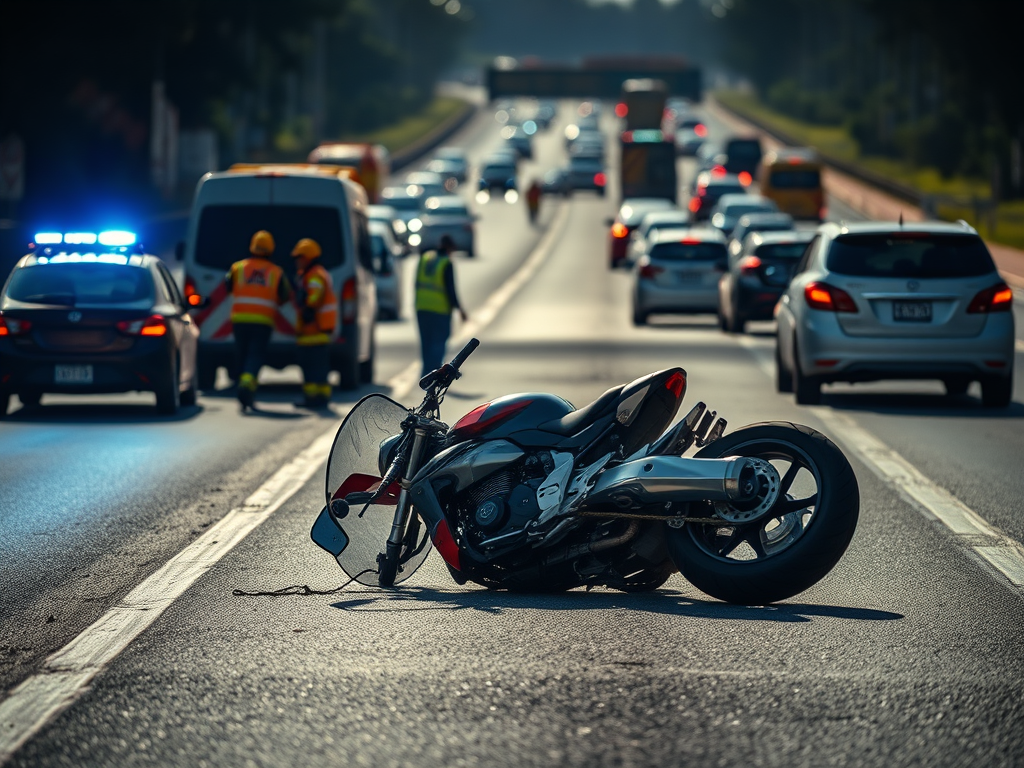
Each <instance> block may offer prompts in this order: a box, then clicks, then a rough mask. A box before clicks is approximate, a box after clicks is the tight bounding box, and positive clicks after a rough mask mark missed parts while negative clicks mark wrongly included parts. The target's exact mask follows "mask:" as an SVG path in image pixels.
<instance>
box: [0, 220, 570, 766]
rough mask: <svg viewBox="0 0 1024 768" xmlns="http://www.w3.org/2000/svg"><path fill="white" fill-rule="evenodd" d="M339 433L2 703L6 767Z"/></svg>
mask: <svg viewBox="0 0 1024 768" xmlns="http://www.w3.org/2000/svg"><path fill="white" fill-rule="evenodd" d="M568 210H569V209H568V206H566V205H562V206H561V207H560V208H559V210H558V213H557V214H556V216H555V219H554V221H553V222H552V223H551V226H550V227H549V229H548V231H547V232H546V233H545V234H544V236H543V237H542V238H541V241H540V243H538V245H537V247H536V248H535V249H534V250H533V252H532V253H531V254H530V255H529V256H528V257H527V259H526V261H524V262H523V264H522V265H521V266H520V267H519V269H517V270H516V272H515V273H513V275H512V276H511V277H510V278H509V279H508V280H506V281H505V283H504V284H503V285H502V286H501V287H500V288H499V289H498V290H497V291H495V293H493V294H492V295H491V296H490V297H489V298H488V300H487V301H486V302H485V303H484V305H483V306H482V307H480V308H479V309H477V310H476V311H475V312H474V316H473V318H472V319H471V320H470V321H469V322H467V323H466V324H465V325H464V326H463V327H462V328H461V329H460V332H459V334H458V336H457V337H456V339H455V340H454V341H455V343H465V341H466V340H468V339H469V338H470V337H471V336H472V335H474V334H477V333H480V332H481V331H482V330H483V329H484V328H485V327H486V326H487V325H488V324H489V323H490V322H491V321H493V320H494V318H495V317H497V315H498V313H499V312H500V311H501V309H502V308H503V307H504V306H505V305H506V304H507V303H508V302H509V301H510V300H511V299H512V297H513V296H514V295H515V294H516V292H517V291H518V290H519V289H520V288H522V287H523V286H524V285H525V284H526V283H527V282H528V281H529V280H530V278H532V277H533V276H534V274H536V272H537V270H538V269H540V266H541V265H542V264H543V263H544V261H545V260H546V259H547V257H548V255H549V254H550V252H551V248H552V246H553V244H554V242H555V241H556V239H557V238H558V237H559V236H560V235H561V233H562V230H563V229H564V228H565V224H566V221H567V220H568ZM419 367H420V365H419V363H418V362H413V363H411V364H410V365H409V366H408V367H407V368H405V370H403V371H402V372H401V373H399V374H398V375H397V376H394V377H393V378H392V379H391V380H390V381H388V385H389V387H390V389H391V392H392V395H393V396H394V397H395V398H398V399H400V398H402V397H405V396H406V395H407V394H409V392H411V391H412V389H413V387H415V386H416V384H417V382H418V375H417V373H418V370H419ZM335 431H336V428H335V427H332V428H331V429H330V430H328V431H327V432H325V433H323V434H322V435H320V436H319V437H317V438H316V439H315V440H314V441H313V442H312V444H310V446H309V447H308V448H306V449H305V450H304V451H302V453H300V454H299V455H298V456H297V457H296V458H295V459H293V460H292V461H290V462H289V463H288V464H286V465H285V466H283V467H282V468H281V469H279V470H278V471H277V472H276V473H275V474H274V475H273V476H272V477H271V478H270V479H269V480H267V482H265V483H264V484H263V485H262V486H260V488H259V489H258V490H257V491H256V492H255V493H253V494H252V495H251V496H250V497H249V498H248V499H246V500H245V503H244V504H243V505H242V506H241V507H237V508H235V509H232V510H231V511H230V512H228V514H227V515H226V516H225V517H224V518H223V519H222V520H220V522H218V523H216V524H215V525H214V526H213V527H211V528H210V529H209V530H208V531H207V532H206V533H204V534H203V535H202V536H200V537H199V538H198V539H196V540H195V541H193V542H192V543H191V544H189V545H188V546H187V547H185V549H183V550H182V551H181V552H179V553H178V554H177V555H175V556H174V557H172V558H171V559H170V560H169V561H167V563H166V564H165V565H164V566H163V567H161V568H160V569H159V570H158V571H157V572H156V573H154V574H153V575H151V576H150V577H149V578H147V579H146V580H145V581H143V582H142V583H141V584H139V585H138V586H137V587H135V589H133V590H132V591H131V592H129V593H128V595H127V596H125V598H124V599H123V600H121V601H120V602H119V603H118V604H117V605H115V606H114V607H113V608H111V609H110V610H109V611H107V612H106V613H105V614H104V615H103V616H101V617H100V618H99V619H97V620H96V622H95V623H93V624H92V626H90V627H88V628H87V629H85V630H84V631H83V632H82V633H81V634H80V635H78V637H76V638H75V639H74V640H72V641H71V642H70V643H68V644H67V645H66V646H64V647H63V648H62V649H60V650H59V651H57V652H56V653H54V654H53V655H52V656H50V657H49V658H48V659H47V660H46V661H45V662H44V663H43V666H42V668H41V669H40V671H39V672H37V673H36V674H35V675H33V676H32V677H30V678H28V679H27V680H25V681H24V682H22V683H21V684H20V685H19V686H18V687H17V688H15V689H14V690H13V691H11V692H10V694H9V695H8V696H7V698H6V699H4V700H3V701H2V702H0V765H2V764H3V763H5V762H7V760H9V759H10V758H11V757H12V756H13V755H14V753H15V752H17V751H18V749H20V748H21V747H22V745H24V744H25V743H26V742H27V741H28V740H29V739H31V738H32V737H33V736H34V735H35V734H36V733H38V732H39V730H40V729H41V728H43V726H45V725H46V724H47V723H48V722H50V720H52V719H53V718H54V717H56V716H57V715H58V714H59V713H60V712H62V711H63V710H65V709H67V708H68V707H69V706H71V705H72V704H73V703H74V702H75V700H76V699H78V698H79V697H80V696H81V695H82V694H83V693H85V691H87V690H88V687H89V685H90V683H91V682H92V680H93V679H94V678H95V677H96V675H98V674H99V673H100V672H102V671H103V670H104V668H106V666H107V665H108V664H109V663H110V662H111V661H113V660H114V659H115V658H116V657H117V655H118V654H120V653H121V651H123V650H124V649H125V648H127V647H128V645H129V644H130V643H131V642H132V641H133V640H135V638H137V637H138V636H139V635H140V634H142V632H143V631H144V630H146V629H147V628H148V627H149V626H151V625H152V624H153V622H155V621H156V620H157V619H158V618H159V617H160V615H161V614H163V612H164V611H165V610H167V608H169V607H170V606H171V604H172V603H173V602H174V601H175V600H177V599H178V598H179V597H180V596H181V595H182V594H183V593H184V592H185V591H186V590H187V589H188V588H189V587H191V586H192V585H193V584H194V583H195V582H196V581H197V580H198V579H199V577H200V576H202V575H203V574H204V573H206V572H207V571H209V570H210V569H211V568H213V566H214V565H216V564H217V563H218V562H219V561H220V560H221V558H223V557H224V556H225V555H226V554H227V553H228V552H230V551H231V550H232V549H233V548H234V547H235V545H236V544H238V543H239V542H240V541H241V540H242V539H244V538H245V537H246V536H248V535H249V534H250V533H252V531H254V530H255V529H256V528H257V527H259V526H260V525H261V524H262V523H263V522H265V521H266V520H267V518H269V517H270V516H271V515H272V514H273V513H274V512H275V511H277V510H278V509H279V508H280V507H281V506H282V505H283V504H284V503H285V502H286V501H287V500H288V499H290V498H291V497H292V496H293V495H294V494H295V493H296V492H297V491H299V490H300V489H301V488H302V487H303V486H304V485H305V484H306V482H308V481H309V479H310V478H311V477H312V476H313V474H314V473H315V472H316V471H318V470H319V469H320V467H321V466H322V465H323V463H324V461H325V460H326V459H327V456H328V453H329V451H330V448H331V444H332V442H333V440H334V434H335Z"/></svg>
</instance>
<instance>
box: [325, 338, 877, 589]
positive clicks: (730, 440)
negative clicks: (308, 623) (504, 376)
mask: <svg viewBox="0 0 1024 768" xmlns="http://www.w3.org/2000/svg"><path fill="white" fill-rule="evenodd" d="M477 346H479V342H478V341H477V340H476V339H473V340H471V341H470V342H469V344H467V345H466V347H465V348H464V349H463V350H462V351H461V352H460V353H459V354H458V355H457V356H456V357H455V359H454V360H452V362H450V363H446V364H444V365H443V366H442V367H441V368H438V369H437V370H435V371H432V372H431V373H429V374H427V375H426V376H424V377H423V379H422V380H421V381H420V386H421V387H422V388H423V390H424V391H425V395H424V397H423V402H422V403H421V404H420V405H419V406H418V407H417V408H415V409H409V408H406V407H405V406H402V405H400V404H399V403H397V402H395V401H394V400H391V399H390V398H388V397H385V396H384V395H380V394H373V395H369V396H367V397H365V398H363V399H362V400H360V401H359V403H358V404H357V405H356V406H355V407H354V408H353V409H352V411H351V412H350V413H349V414H348V416H347V417H346V418H345V420H344V422H343V423H342V425H341V427H340V429H339V430H338V434H337V436H336V438H335V440H334V445H333V447H332V450H331V455H330V459H329V461H328V466H327V484H326V505H325V506H324V508H323V509H322V510H321V512H320V514H319V516H318V517H317V519H316V522H315V523H314V525H313V529H312V531H311V537H312V539H313V541H314V542H315V543H316V544H317V545H318V546H320V547H321V548H323V549H325V550H326V551H328V552H329V553H330V554H331V555H333V556H334V558H335V559H336V560H337V562H338V564H339V565H340V566H341V567H342V569H343V570H344V571H345V572H346V573H347V574H348V575H349V576H350V577H351V578H352V579H354V580H356V581H359V582H360V583H363V584H368V585H374V584H376V585H379V586H381V587H393V586H395V585H396V584H399V583H401V582H402V581H404V580H406V579H408V578H409V577H410V576H412V574H413V573H415V571H416V570H417V569H418V568H419V567H420V565H422V564H423V561H424V560H425V559H426V557H427V555H428V554H429V551H430V548H431V544H432V545H433V547H434V548H436V549H437V550H438V552H439V553H440V555H441V557H442V558H443V559H444V562H445V564H446V565H447V567H448V570H449V572H450V573H451V576H452V578H453V579H454V580H455V581H456V582H457V583H459V584H465V583H466V582H467V581H473V582H476V583H477V584H481V585H484V586H486V587H489V588H494V589H510V590H543V591H559V590H566V589H572V588H574V587H580V586H586V587H591V586H607V587H611V588H614V589H619V590H623V591H626V592H640V591H647V590H654V589H657V588H658V587H660V586H661V585H662V584H664V583H665V581H666V580H667V579H668V578H669V577H670V576H671V575H672V574H673V573H675V572H676V571H679V572H681V573H682V575H683V577H684V578H685V579H686V580H687V581H689V582H690V583H691V584H693V585H694V586H695V587H697V588H698V589H700V590H701V591H703V592H705V593H706V594H708V595H711V596H712V597H715V598H718V599H720V600H724V601H726V602H730V603H739V604H745V605H765V604H767V603H772V602H776V601H778V600H784V599H786V598H788V597H792V596H793V595H796V594H798V593H799V592H802V591H803V590H805V589H807V588H808V587H810V586H812V585H813V584H815V583H817V582H818V581H819V580H820V579H822V578H823V577H824V576H825V575H826V574H827V573H828V572H829V571H831V570H832V568H833V567H834V566H835V565H836V563H837V562H838V561H839V559H840V557H841V556H842V554H843V552H845V550H846V548H847V546H848V545H849V543H850V540H851V538H852V537H853V532H854V528H855V527H856V524H857V517H858V513H859V506H860V497H859V491H858V486H857V479H856V477H855V475H854V473H853V469H852V468H851V466H850V463H849V462H848V461H847V459H846V457H845V456H844V455H843V454H842V452H841V451H840V450H839V448H837V447H836V445H835V444H834V443H832V442H831V441H830V440H829V439H828V438H827V437H825V436H824V435H822V434H821V433H819V432H816V431H815V430H813V429H811V428H809V427H806V426H801V425H798V424H789V423H782V422H772V423H762V424H751V425H749V426H745V427H742V428H740V429H737V430H736V431H734V432H731V433H729V434H725V431H726V421H725V420H724V419H721V418H716V416H717V414H716V413H715V412H713V411H709V410H708V409H707V407H706V406H705V405H704V404H703V403H698V404H697V405H695V406H694V407H693V409H692V410H691V411H690V412H689V413H688V414H687V416H686V417H685V418H683V419H682V420H681V421H679V422H678V423H677V424H675V426H672V427H671V428H670V425H671V424H672V422H673V421H674V419H675V417H676V414H677V412H678V411H679V406H680V404H681V403H682V400H683V395H684V394H685V392H686V372H685V371H684V370H683V369H682V368H669V369H667V370H663V371H658V372H657V373H652V374H649V375H647V376H644V377H642V378H639V379H637V380H636V381H633V382H631V383H629V384H625V385H622V386H618V387H613V388H612V389H609V390H608V391H607V392H605V393H604V394H603V395H601V396H600V397H599V398H597V400H595V401H594V402H592V403H590V404H589V405H587V406H585V407H583V408H579V409H575V408H573V406H572V405H571V404H570V403H568V402H567V401H566V400H563V399H562V398H560V397H556V396H554V395H549V394H539V393H530V394H515V395H508V396H505V397H501V398H498V399H496V400H492V401H490V402H488V403H484V404H483V405H480V406H477V407H476V408H474V409H473V410H472V411H470V412H469V413H468V414H466V415H465V416H463V417H462V418H461V419H459V420H458V421H457V422H456V423H455V424H454V426H451V427H449V426H448V425H447V424H445V423H444V422H442V421H440V405H441V402H442V400H443V399H444V395H445V393H446V392H447V390H448V388H449V387H450V386H451V385H452V384H453V383H454V382H455V381H456V380H457V379H458V378H460V377H461V372H460V369H461V367H462V365H463V363H465V361H466V359H467V358H468V357H469V355H470V354H471V353H472V352H473V350H474V349H476V347H477ZM694 447H695V448H697V449H698V450H697V451H696V453H695V454H694V455H693V456H692V457H685V456H683V454H684V453H685V452H687V451H688V450H689V449H691V448H694Z"/></svg>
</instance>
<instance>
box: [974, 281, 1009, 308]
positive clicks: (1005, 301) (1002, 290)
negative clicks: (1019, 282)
mask: <svg viewBox="0 0 1024 768" xmlns="http://www.w3.org/2000/svg"><path fill="white" fill-rule="evenodd" d="M1012 306H1013V291H1012V290H1010V286H1008V285H1007V284H1006V283H998V284H996V285H993V286H992V287H991V288H986V289H985V290H984V291H980V292H979V293H978V295H977V296H975V297H974V298H973V299H971V303H970V304H969V305H968V307H967V313H968V314H969V315H979V314H988V313H989V312H1009V311H1010V308H1011V307H1012Z"/></svg>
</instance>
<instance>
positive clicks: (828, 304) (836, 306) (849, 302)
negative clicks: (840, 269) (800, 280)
mask: <svg viewBox="0 0 1024 768" xmlns="http://www.w3.org/2000/svg"><path fill="white" fill-rule="evenodd" d="M804 299H805V300H806V301H807V306H809V307H810V308H811V309H822V310H824V311H826V312H857V304H856V303H855V302H854V300H853V297H852V296H850V294H848V293H847V292H846V291H844V290H842V289H840V288H836V287H835V286H834V285H829V284H828V283H819V282H817V281H815V282H813V283H808V284H807V285H805V286H804Z"/></svg>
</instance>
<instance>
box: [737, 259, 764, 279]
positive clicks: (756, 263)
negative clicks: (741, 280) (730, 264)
mask: <svg viewBox="0 0 1024 768" xmlns="http://www.w3.org/2000/svg"><path fill="white" fill-rule="evenodd" d="M762 263H763V262H762V261H761V259H760V258H759V257H757V256H744V257H743V258H742V259H740V263H739V264H738V266H739V268H740V273H741V274H744V275H756V274H757V270H759V269H760V268H761V264H762Z"/></svg>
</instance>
